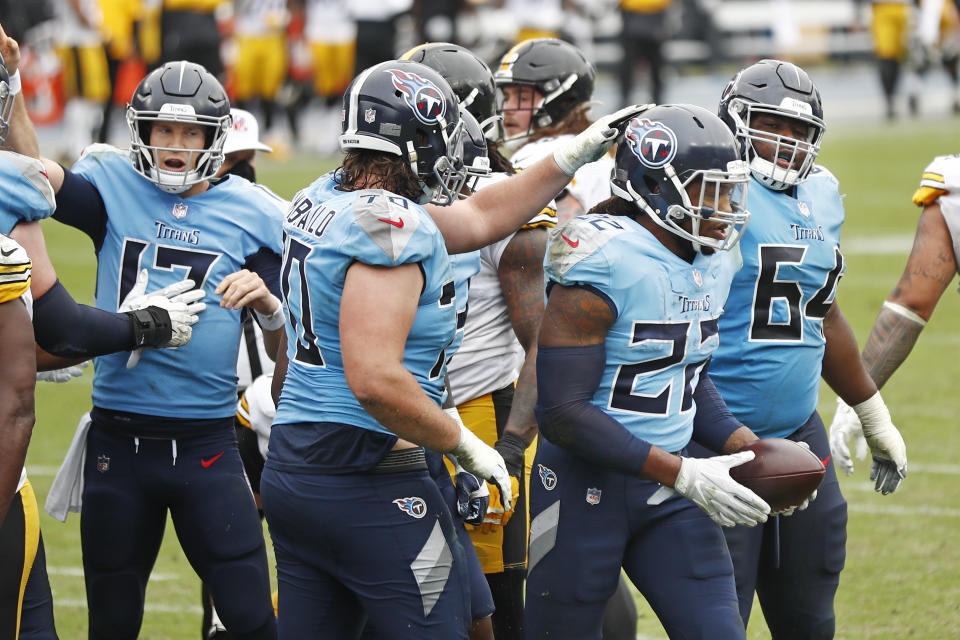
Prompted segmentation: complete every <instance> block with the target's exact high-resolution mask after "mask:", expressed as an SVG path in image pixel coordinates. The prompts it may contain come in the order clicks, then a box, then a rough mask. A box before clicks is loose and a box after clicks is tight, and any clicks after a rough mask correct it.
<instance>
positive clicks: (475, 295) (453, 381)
mask: <svg viewBox="0 0 960 640" xmlns="http://www.w3.org/2000/svg"><path fill="white" fill-rule="evenodd" d="M509 177H510V176H509V175H508V174H505V173H495V174H492V175H490V176H487V177H484V178H481V179H480V182H479V183H478V185H477V188H478V189H482V188H484V187H486V186H489V185H491V184H493V183H495V182H499V181H501V180H504V179H506V178H509ZM556 220H557V214H556V209H555V207H554V206H553V205H552V203H551V206H548V207H547V208H545V209H544V210H543V211H541V212H540V213H538V214H537V215H536V216H534V218H533V219H531V220H530V221H529V222H528V223H527V224H525V225H524V226H523V227H522V228H524V229H533V228H540V227H545V228H552V227H554V226H555V225H556ZM513 236H514V234H513V233H511V234H510V235H509V236H507V237H506V238H504V239H503V240H500V241H498V242H494V243H493V244H490V245H487V246H486V247H484V248H483V249H481V250H480V272H479V273H477V274H476V275H475V276H473V277H472V278H470V289H469V291H470V294H469V298H468V306H467V322H466V325H464V329H463V342H462V343H461V345H460V348H459V349H457V352H456V353H455V354H454V356H453V358H452V359H451V360H450V364H449V365H448V366H447V378H448V381H449V383H450V393H451V395H452V396H453V398H454V401H455V402H456V403H457V404H462V403H464V402H467V401H468V400H473V399H474V398H478V397H480V396H482V395H484V394H486V393H490V392H491V391H496V390H497V389H502V388H503V387H505V386H507V385H508V384H510V383H512V382H513V381H515V380H516V379H517V376H518V375H519V374H520V367H521V366H522V365H523V359H524V351H523V347H522V346H520V342H519V341H517V336H516V334H514V332H513V324H511V322H510V314H509V312H508V310H507V302H506V300H505V299H504V297H503V290H502V289H501V288H500V277H499V275H498V272H499V268H500V257H501V256H502V255H503V252H504V250H506V248H507V245H508V244H510V241H511V240H512V239H513Z"/></svg>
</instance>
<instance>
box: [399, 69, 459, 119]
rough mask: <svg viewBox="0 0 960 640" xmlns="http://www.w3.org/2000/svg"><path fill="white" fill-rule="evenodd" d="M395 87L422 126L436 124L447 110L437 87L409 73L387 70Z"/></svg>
mask: <svg viewBox="0 0 960 640" xmlns="http://www.w3.org/2000/svg"><path fill="white" fill-rule="evenodd" d="M387 73H389V74H390V75H391V77H392V78H393V86H395V87H396V88H397V89H398V90H399V91H400V92H401V93H402V94H403V96H404V100H405V101H406V103H407V106H409V107H410V109H411V110H412V111H413V114H414V115H415V116H417V120H419V121H420V122H422V123H424V124H436V123H437V120H438V118H442V117H443V116H444V114H445V113H446V110H447V103H446V102H445V101H444V99H443V94H442V93H441V92H440V89H438V88H437V85H435V84H433V83H432V82H430V81H429V80H427V79H425V78H421V77H420V76H418V75H417V74H415V73H411V72H409V71H400V70H399V69H387Z"/></svg>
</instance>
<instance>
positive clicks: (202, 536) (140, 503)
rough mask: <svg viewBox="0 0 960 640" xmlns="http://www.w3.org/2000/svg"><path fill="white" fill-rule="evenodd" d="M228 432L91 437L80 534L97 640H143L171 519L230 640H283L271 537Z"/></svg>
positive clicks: (97, 431)
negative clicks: (150, 583)
mask: <svg viewBox="0 0 960 640" xmlns="http://www.w3.org/2000/svg"><path fill="white" fill-rule="evenodd" d="M224 425H225V426H224V428H223V429H222V430H218V431H216V432H210V433H205V434H203V435H200V436H195V437H192V438H181V439H178V440H176V441H175V442H176V444H175V445H174V441H172V440H167V439H147V438H140V439H139V444H136V443H135V440H134V438H132V437H130V436H127V435H119V434H117V433H115V432H111V431H109V430H107V429H104V428H102V427H98V425H97V423H96V422H94V424H93V425H92V426H91V427H90V433H89V435H88V436H87V454H86V461H85V465H84V482H85V485H84V490H83V509H82V512H81V520H80V534H81V544H82V548H83V570H84V576H85V580H86V586H87V602H88V604H89V621H90V633H89V637H90V638H91V639H92V640H93V639H101V638H102V639H106V638H109V639H111V640H113V639H126V638H129V639H131V640H133V639H135V638H136V637H137V635H138V633H139V630H140V625H141V623H142V621H143V606H144V594H145V591H146V586H147V579H148V578H149V576H150V571H151V569H152V568H153V564H154V561H155V560H156V557H157V553H158V552H159V550H160V542H161V540H162V539H163V531H164V528H165V526H166V522H167V512H168V511H169V512H170V515H171V517H172V519H173V525H174V527H175V528H176V532H177V538H179V540H180V546H181V547H182V548H183V551H184V553H185V554H186V556H187V559H188V560H189V561H190V564H191V565H192V566H193V569H194V570H195V571H196V572H197V575H198V576H199V577H200V579H201V580H202V581H203V582H204V583H205V584H207V585H208V586H209V588H210V592H211V594H212V595H213V599H214V602H216V606H217V612H218V613H219V614H220V618H221V620H223V623H224V625H225V626H226V627H227V629H228V630H230V632H231V634H232V636H233V637H234V638H238V639H249V640H253V639H260V638H264V639H270V638H275V637H276V620H275V618H274V616H273V605H272V603H271V600H270V580H269V574H268V569H267V555H266V546H265V544H264V540H263V529H262V528H261V525H260V519H259V517H258V516H257V508H256V505H255V504H254V501H253V495H252V494H251V493H250V487H249V486H248V485H247V481H246V479H245V478H244V476H243V466H242V463H241V462H240V454H239V452H238V451H237V441H236V436H235V434H234V431H233V421H232V419H231V420H226V421H224Z"/></svg>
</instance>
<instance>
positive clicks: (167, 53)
mask: <svg viewBox="0 0 960 640" xmlns="http://www.w3.org/2000/svg"><path fill="white" fill-rule="evenodd" d="M226 1H227V0H163V11H162V13H161V14H160V37H161V44H160V62H161V63H163V62H170V61H172V60H189V61H190V62H196V63H197V64H201V65H203V66H204V67H205V68H206V70H207V71H209V72H210V73H212V74H213V75H214V76H216V77H217V78H220V79H222V78H223V62H222V61H221V60H220V32H219V31H218V30H217V18H216V15H215V13H216V11H217V7H219V6H220V5H222V4H224V3H225V2H226Z"/></svg>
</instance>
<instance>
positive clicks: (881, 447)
mask: <svg viewBox="0 0 960 640" xmlns="http://www.w3.org/2000/svg"><path fill="white" fill-rule="evenodd" d="M853 410H854V411H856V413H857V417H858V418H860V424H861V426H862V428H863V437H864V439H866V441H867V446H868V447H870V453H871V454H872V456H873V465H872V466H871V467H870V479H871V480H875V481H876V485H875V486H874V489H875V490H876V491H879V492H880V493H882V494H883V495H887V494H888V493H893V492H894V491H896V490H897V487H899V486H900V483H901V482H902V481H903V479H904V478H906V477H907V445H906V444H905V443H904V442H903V436H901V435H900V432H899V431H898V430H897V428H896V427H895V426H893V420H892V419H891V418H890V411H889V410H888V409H887V405H886V404H884V402H883V398H881V397H880V392H879V391H878V392H876V393H875V394H873V395H872V396H870V397H869V398H867V399H866V400H864V401H863V402H861V403H860V404H857V405H854V407H853Z"/></svg>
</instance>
